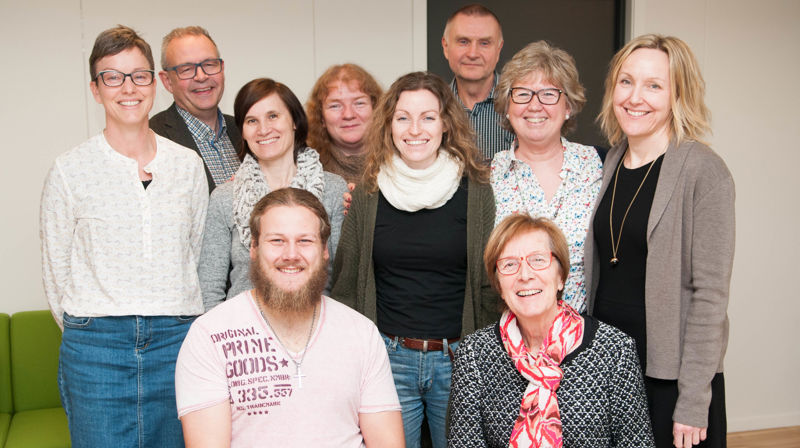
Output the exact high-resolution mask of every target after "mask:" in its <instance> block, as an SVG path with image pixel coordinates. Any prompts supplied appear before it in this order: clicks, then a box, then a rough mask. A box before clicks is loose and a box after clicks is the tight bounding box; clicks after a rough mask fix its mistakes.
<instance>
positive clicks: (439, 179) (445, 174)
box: [378, 150, 463, 212]
mask: <svg viewBox="0 0 800 448" xmlns="http://www.w3.org/2000/svg"><path fill="white" fill-rule="evenodd" d="M462 171H463V167H462V165H461V163H459V162H458V160H456V159H455V158H454V157H453V156H451V155H450V154H449V153H448V152H447V151H443V150H440V151H439V155H438V157H436V160H435V161H434V162H433V164H432V165H431V166H429V167H427V168H425V169H422V170H415V169H413V168H409V167H408V165H406V163H405V162H403V159H401V158H400V157H399V156H398V155H397V154H393V155H392V160H391V162H390V163H389V164H386V165H383V166H381V169H380V171H379V172H378V188H379V189H380V190H381V193H383V196H384V197H385V198H386V200H387V201H389V203H390V204H392V206H393V207H394V208H396V209H399V210H404V211H407V212H416V211H418V210H422V209H423V208H430V209H434V208H439V207H441V206H443V205H444V204H445V203H446V202H447V201H449V200H450V198H452V197H453V195H454V194H455V193H456V190H457V189H458V186H459V184H460V183H461V174H462Z"/></svg>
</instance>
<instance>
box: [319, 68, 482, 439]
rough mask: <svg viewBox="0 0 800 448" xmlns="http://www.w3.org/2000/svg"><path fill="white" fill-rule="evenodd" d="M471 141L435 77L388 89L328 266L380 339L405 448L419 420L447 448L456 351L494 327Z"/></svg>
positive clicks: (338, 295)
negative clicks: (392, 382)
mask: <svg viewBox="0 0 800 448" xmlns="http://www.w3.org/2000/svg"><path fill="white" fill-rule="evenodd" d="M474 141H475V139H474V134H473V131H472V129H471V127H470V125H469V122H468V121H467V117H466V115H465V114H464V111H463V108H462V107H461V106H460V105H459V104H458V101H456V99H455V97H454V96H453V93H452V90H451V89H450V87H448V86H447V84H446V83H445V82H444V81H442V79H441V78H439V77H438V76H436V75H434V74H431V73H426V72H416V73H410V74H408V75H405V76H403V77H401V78H400V79H398V80H397V81H395V83H394V84H393V85H392V86H391V88H390V89H389V91H388V92H387V93H386V94H385V95H384V96H383V97H382V98H381V100H380V102H379V104H378V106H377V108H376V110H375V113H374V115H373V119H372V124H371V125H370V129H369V131H368V135H367V147H368V151H369V153H368V155H367V161H366V169H365V173H364V177H363V181H362V183H360V184H359V185H358V187H356V189H355V190H354V192H353V201H352V205H351V207H350V210H349V213H348V215H347V217H346V218H345V222H344V224H343V225H342V237H341V239H340V242H339V248H338V252H337V254H336V258H335V261H334V268H333V269H334V274H333V278H334V283H333V284H334V286H333V289H332V290H331V296H332V297H333V298H335V299H337V300H340V301H342V302H344V303H346V304H348V305H349V306H351V307H353V308H355V309H356V310H358V311H360V312H362V313H363V314H364V315H366V316H367V317H369V318H371V319H372V320H373V321H375V322H376V324H377V326H378V329H379V330H381V332H382V335H383V337H384V341H385V343H386V348H387V350H388V352H389V361H390V363H391V366H392V374H393V376H394V380H395V386H396V387H397V394H398V396H399V398H400V403H401V405H402V407H403V427H404V431H405V437H406V446H407V447H411V448H413V447H416V446H419V444H420V426H421V422H422V419H423V413H424V414H425V416H426V417H427V420H428V424H429V427H430V432H431V439H432V442H433V446H434V447H435V448H439V447H442V448H443V447H445V446H446V437H445V415H446V411H447V400H448V396H449V393H450V371H451V362H452V356H453V351H454V350H455V349H456V346H457V345H458V340H459V339H460V337H461V336H462V335H465V334H469V333H471V332H472V331H475V329H477V328H480V327H482V326H484V325H486V324H488V323H490V322H493V321H494V320H496V319H497V312H496V310H497V296H496V294H495V293H493V291H492V290H491V286H490V285H489V281H488V278H487V277H486V275H485V272H484V271H483V269H482V267H481V259H482V256H483V246H484V244H485V242H486V240H487V239H488V236H489V233H490V232H491V229H492V227H493V223H494V197H493V194H492V190H491V187H490V186H489V185H488V172H487V167H486V166H485V165H482V164H481V162H480V161H479V160H480V156H479V152H478V149H477V148H476V147H475V143H474Z"/></svg>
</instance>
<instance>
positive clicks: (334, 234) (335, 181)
mask: <svg viewBox="0 0 800 448" xmlns="http://www.w3.org/2000/svg"><path fill="white" fill-rule="evenodd" d="M325 192H326V193H325V196H326V200H325V202H326V204H325V209H326V210H327V211H328V220H329V221H330V224H331V235H330V237H329V238H328V252H329V253H328V255H329V256H330V259H331V265H333V260H335V259H336V250H337V248H338V247H339V238H341V234H342V222H344V194H345V193H346V192H347V182H345V181H344V179H342V177H341V176H338V175H336V174H333V173H325ZM329 273H330V272H329Z"/></svg>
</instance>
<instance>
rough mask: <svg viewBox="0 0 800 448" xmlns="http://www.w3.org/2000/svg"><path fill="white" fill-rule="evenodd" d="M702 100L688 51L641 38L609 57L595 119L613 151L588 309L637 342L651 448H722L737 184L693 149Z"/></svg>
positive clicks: (598, 216) (592, 236) (716, 160)
mask: <svg viewBox="0 0 800 448" xmlns="http://www.w3.org/2000/svg"><path fill="white" fill-rule="evenodd" d="M704 94H705V83H704V81H703V77H702V75H701V73H700V70H699V67H698V64H697V61H696V59H695V57H694V55H693V54H692V51H691V50H690V49H689V47H688V46H687V45H686V43H684V42H683V41H681V40H680V39H677V38H675V37H664V36H660V35H652V34H651V35H645V36H640V37H638V38H635V39H633V40H632V41H631V42H629V43H628V44H627V45H626V46H625V47H623V48H622V49H621V50H620V51H619V52H618V53H617V54H616V56H614V59H613V60H612V62H611V69H610V71H609V75H608V78H607V79H606V92H605V97H604V100H603V108H602V111H601V114H600V117H599V121H600V123H601V125H602V127H603V129H604V131H605V133H606V136H607V137H608V140H609V142H611V144H612V145H614V146H613V148H612V149H611V151H610V152H609V154H608V157H607V158H606V164H605V167H604V174H603V183H602V186H601V189H600V198H602V199H601V200H599V201H598V203H597V206H596V208H595V214H594V218H593V226H590V227H589V233H588V236H587V240H586V259H587V260H593V263H587V268H586V278H587V281H590V289H589V295H588V296H589V301H588V307H587V308H588V312H589V313H590V314H593V315H594V316H595V317H598V318H599V319H600V320H602V321H605V322H607V323H609V324H611V325H614V326H616V327H618V328H619V329H621V330H623V331H624V332H626V333H628V334H629V335H630V336H632V337H633V338H634V339H635V340H636V343H637V349H638V353H639V358H640V362H641V364H642V368H643V371H644V373H645V387H646V391H647V395H648V402H649V407H650V416H651V420H652V422H653V431H654V435H655V439H656V446H657V447H659V448H660V447H672V446H673V445H674V446H676V447H678V448H685V447H692V446H694V445H698V446H704V447H722V446H725V440H726V424H725V389H724V379H723V375H722V366H723V358H724V357H725V349H726V346H727V342H728V317H727V307H728V290H729V285H730V276H731V267H732V264H733V246H734V229H735V225H734V185H733V179H732V178H731V174H730V172H729V171H728V168H727V167H726V166H725V162H723V161H722V159H721V158H720V157H719V156H718V155H717V154H715V153H714V152H713V151H712V150H711V149H709V148H708V146H706V145H705V144H703V143H701V142H700V139H701V138H702V137H703V136H704V135H705V134H707V133H708V131H709V111H708V109H707V107H706V106H705V103H704Z"/></svg>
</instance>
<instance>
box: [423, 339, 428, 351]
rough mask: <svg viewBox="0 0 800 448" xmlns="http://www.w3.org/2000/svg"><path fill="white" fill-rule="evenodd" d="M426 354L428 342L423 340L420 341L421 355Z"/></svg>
mask: <svg viewBox="0 0 800 448" xmlns="http://www.w3.org/2000/svg"><path fill="white" fill-rule="evenodd" d="M427 352H428V340H427V339H423V340H422V353H427Z"/></svg>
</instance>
